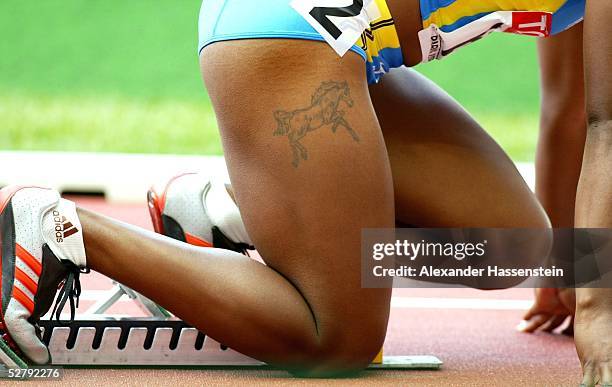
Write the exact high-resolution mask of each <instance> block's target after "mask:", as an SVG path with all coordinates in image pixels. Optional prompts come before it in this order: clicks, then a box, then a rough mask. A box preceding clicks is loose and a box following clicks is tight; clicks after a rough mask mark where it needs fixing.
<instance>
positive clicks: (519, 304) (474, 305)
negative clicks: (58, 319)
mask: <svg viewBox="0 0 612 387" xmlns="http://www.w3.org/2000/svg"><path fill="white" fill-rule="evenodd" d="M113 292H114V290H89V291H88V290H85V291H83V293H82V294H81V297H80V299H81V300H82V301H99V300H100V299H102V298H108V297H109V296H110V295H112V294H113ZM129 300H130V299H129V297H127V296H126V295H124V296H123V297H121V301H129ZM531 304H532V301H531V300H496V299H487V298H437V297H392V298H391V307H392V308H397V309H477V310H478V309H479V310H526V309H529V308H530V307H531Z"/></svg>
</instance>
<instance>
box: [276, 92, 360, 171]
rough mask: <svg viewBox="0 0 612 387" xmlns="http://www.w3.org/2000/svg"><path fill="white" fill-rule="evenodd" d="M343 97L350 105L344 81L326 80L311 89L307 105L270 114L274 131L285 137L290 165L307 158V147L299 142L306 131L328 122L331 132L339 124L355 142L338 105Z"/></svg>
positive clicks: (348, 93)
mask: <svg viewBox="0 0 612 387" xmlns="http://www.w3.org/2000/svg"><path fill="white" fill-rule="evenodd" d="M343 101H344V103H345V104H346V105H347V106H348V107H349V108H351V107H352V106H353V99H352V98H351V93H350V89H349V86H348V82H346V81H345V82H334V81H329V82H323V83H322V84H321V86H319V88H318V89H317V90H316V91H315V93H314V94H313V95H312V99H311V102H310V106H308V107H306V108H302V109H297V110H293V111H289V112H287V111H284V110H277V111H275V112H274V118H275V119H276V122H277V123H278V128H277V129H276V130H275V131H274V135H275V136H287V138H288V139H289V146H290V147H291V150H292V151H293V162H292V164H293V166H294V167H296V168H297V167H298V165H299V164H300V159H302V160H308V151H307V150H306V147H305V146H304V145H303V144H302V143H301V142H300V140H301V139H302V138H304V137H305V136H306V134H307V133H308V132H312V131H314V130H316V129H319V128H321V127H324V126H329V125H331V130H332V133H336V130H337V129H338V127H340V126H342V127H344V128H345V129H346V130H347V131H348V133H349V134H350V135H351V137H352V138H353V140H355V141H356V142H359V135H357V133H356V132H355V131H354V130H353V128H351V125H350V124H349V123H348V122H347V121H346V119H344V111H343V110H341V109H340V106H341V105H340V103H341V102H343Z"/></svg>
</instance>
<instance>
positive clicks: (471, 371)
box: [49, 198, 580, 386]
mask: <svg viewBox="0 0 612 387" xmlns="http://www.w3.org/2000/svg"><path fill="white" fill-rule="evenodd" d="M76 200H77V202H78V203H79V204H80V205H81V206H83V207H85V208H88V209H92V210H94V211H98V212H100V213H103V214H105V215H108V216H111V217H114V218H117V219H120V220H123V221H126V222H129V223H132V224H135V225H138V226H142V227H146V228H149V229H150V228H151V227H150V225H149V220H148V214H147V209H146V205H145V204H144V203H143V204H142V205H108V204H106V203H105V202H104V201H103V200H100V199H89V198H87V199H79V198H77V199H76ZM83 283H84V289H85V290H86V291H87V290H104V289H108V288H109V287H110V281H109V280H108V279H105V278H103V277H102V276H100V275H97V274H96V275H93V276H91V277H89V278H86V279H84V281H83ZM531 293H532V291H531V290H529V289H510V290H504V291H495V292H483V291H476V290H471V289H418V290H417V289H398V290H396V291H394V297H399V298H400V301H401V300H404V301H406V300H408V301H410V300H412V301H415V300H417V301H419V302H417V304H418V305H415V304H414V302H412V303H411V302H408V303H407V305H396V307H394V308H393V309H392V313H391V320H390V323H389V331H388V335H387V340H386V343H385V353H386V354H389V355H425V354H430V355H435V356H438V357H439V358H440V359H442V361H444V366H443V367H442V369H441V370H439V371H366V372H364V373H363V374H362V375H361V376H360V377H357V378H352V379H342V380H305V379H294V378H292V377H290V376H289V375H288V374H286V373H284V372H281V371H270V370H253V371H249V370H168V369H78V370H76V369H68V370H66V372H65V376H64V378H63V380H62V381H61V382H54V383H49V385H54V384H60V385H106V386H107V385H126V386H128V385H129V386H131V385H133V386H142V385H147V386H149V385H151V386H152V385H174V386H182V385H231V386H235V385H243V384H255V385H265V386H270V385H296V384H298V385H311V384H320V385H330V384H338V385H347V384H350V385H393V386H399V385H401V386H576V385H578V383H579V381H580V365H579V362H578V358H577V356H576V352H575V349H574V346H573V342H572V339H571V338H568V337H564V336H562V335H559V334H546V333H538V334H534V335H527V334H522V333H518V332H516V331H515V330H514V326H515V325H516V324H517V323H518V321H519V320H520V318H521V315H522V313H523V312H522V310H520V309H519V308H517V307H516V306H514V307H509V308H506V309H505V310H503V309H504V307H503V305H506V304H504V300H517V301H520V300H522V301H523V303H525V302H527V301H528V300H530V299H531ZM423 298H425V300H423ZM448 299H451V300H450V301H449V300H448ZM445 300H446V303H448V302H450V303H451V305H452V308H448V306H444V305H440V304H441V303H443V302H444V301H445ZM424 301H425V302H424ZM455 301H456V303H455ZM506 302H507V301H506ZM400 304H401V303H400ZM423 304H425V305H423ZM519 304H520V302H519ZM446 305H448V304H446ZM87 306H88V303H87V302H84V303H83V306H82V308H81V309H82V310H85V309H87ZM112 312H115V313H121V314H134V315H136V314H138V313H139V311H138V310H137V309H136V308H135V307H134V306H133V305H131V304H130V303H129V302H124V303H122V304H121V305H119V306H118V307H115V309H114V310H113V311H112Z"/></svg>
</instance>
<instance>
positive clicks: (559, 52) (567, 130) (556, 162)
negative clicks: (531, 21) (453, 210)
mask: <svg viewBox="0 0 612 387" xmlns="http://www.w3.org/2000/svg"><path fill="white" fill-rule="evenodd" d="M538 52H539V56H540V71H541V78H542V81H541V83H542V111H541V118H540V139H539V142H538V153H537V157H536V168H537V171H536V193H537V196H538V199H539V200H540V203H542V206H543V207H544V209H545V210H546V212H547V213H548V216H549V217H550V220H551V222H552V224H553V226H554V227H573V226H574V208H575V204H576V189H577V187H578V179H579V177H580V169H581V168H582V154H583V153H584V142H585V138H586V112H585V99H584V66H583V59H582V23H580V24H579V25H577V26H575V27H573V28H572V29H570V30H567V31H565V32H562V33H560V34H559V35H555V36H552V37H550V38H547V39H540V40H539V42H538Z"/></svg>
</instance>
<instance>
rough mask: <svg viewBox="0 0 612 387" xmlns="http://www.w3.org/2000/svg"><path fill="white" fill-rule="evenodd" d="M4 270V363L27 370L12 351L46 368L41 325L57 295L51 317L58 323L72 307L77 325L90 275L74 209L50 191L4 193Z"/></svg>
mask: <svg viewBox="0 0 612 387" xmlns="http://www.w3.org/2000/svg"><path fill="white" fill-rule="evenodd" d="M0 264H1V270H2V277H1V278H0V289H1V299H2V300H1V302H2V305H1V308H0V331H1V334H2V341H3V342H2V344H0V349H2V355H1V356H0V357H3V358H4V359H6V358H9V360H13V361H14V363H17V365H22V363H19V361H18V359H15V358H12V357H11V353H10V352H11V350H12V351H13V354H16V355H17V356H18V357H19V358H21V359H23V360H25V362H27V363H34V364H47V363H49V362H50V360H51V355H50V353H49V350H48V348H47V347H46V345H45V344H44V343H43V342H42V340H41V330H40V328H39V326H38V322H39V320H40V318H41V316H43V315H45V314H46V313H47V312H48V311H49V309H50V308H51V306H52V304H53V299H54V297H55V296H56V294H57V299H56V303H55V308H54V310H53V313H52V315H55V317H56V318H57V319H58V320H59V317H60V313H61V311H62V309H63V307H64V305H65V304H66V302H68V301H69V302H70V312H71V315H70V319H71V320H73V319H74V313H75V300H76V307H78V298H79V295H80V293H81V285H80V282H79V275H80V274H81V273H82V272H87V269H86V259H85V247H84V244H83V233H82V228H81V224H80V221H79V218H78V216H77V213H76V206H75V204H74V203H73V202H70V201H68V200H65V199H61V198H60V195H59V193H58V192H57V191H54V190H50V189H43V188H35V187H18V186H10V187H6V188H4V189H2V190H0ZM58 289H59V292H58ZM7 345H8V347H10V350H7Z"/></svg>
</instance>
